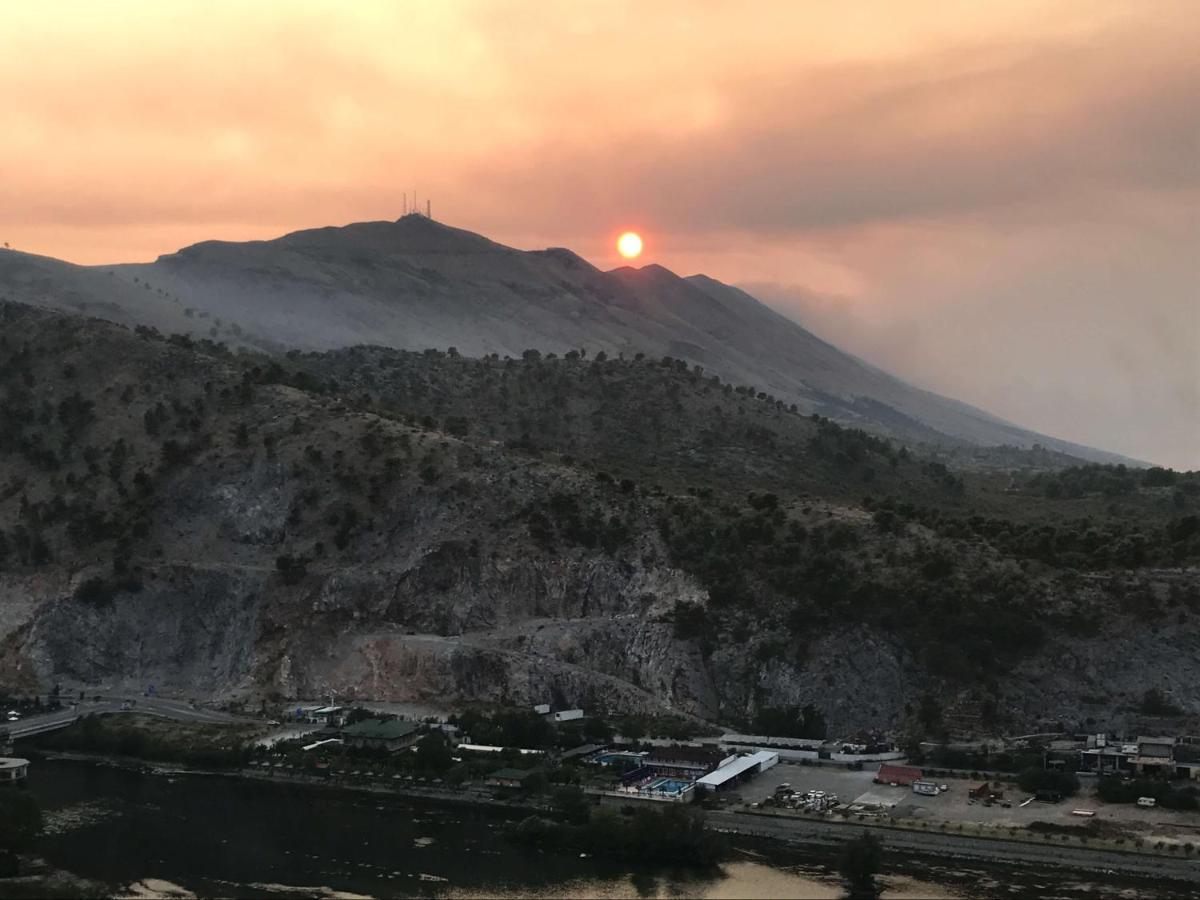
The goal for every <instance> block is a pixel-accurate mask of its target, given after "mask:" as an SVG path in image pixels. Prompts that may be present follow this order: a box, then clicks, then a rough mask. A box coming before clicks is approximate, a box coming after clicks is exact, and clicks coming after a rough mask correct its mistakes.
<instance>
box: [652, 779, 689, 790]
mask: <svg viewBox="0 0 1200 900" xmlns="http://www.w3.org/2000/svg"><path fill="white" fill-rule="evenodd" d="M690 784H691V782H690V781H680V780H679V779H678V778H664V779H662V780H661V781H653V782H651V783H650V784H648V785H647V786H646V787H647V789H648V790H651V791H662V792H663V793H664V794H682V793H683V791H684V789H685V788H687V787H688V786H689V785H690Z"/></svg>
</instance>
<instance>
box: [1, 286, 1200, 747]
mask: <svg viewBox="0 0 1200 900" xmlns="http://www.w3.org/2000/svg"><path fill="white" fill-rule="evenodd" d="M1198 504H1200V479H1197V478H1196V477H1195V476H1185V475H1178V474H1175V473H1165V472H1161V470H1159V471H1154V470H1152V471H1151V472H1149V473H1146V474H1145V475H1142V474H1140V473H1132V474H1131V473H1130V472H1128V471H1127V470H1123V469H1117V468H1104V467H1089V468H1084V469H1065V470H1062V471H1061V472H1059V473H1057V474H1037V475H1030V476H1027V477H1022V478H1019V479H1018V480H1017V481H1015V482H1013V481H1011V480H1010V479H1008V478H1007V477H1005V478H1001V477H1000V476H998V475H994V474H986V473H985V474H978V473H971V472H967V473H962V474H957V473H955V472H953V471H950V470H947V469H946V468H945V467H944V466H941V465H940V464H938V463H935V462H931V461H929V460H926V459H923V458H921V457H920V456H919V455H917V454H915V453H912V452H910V451H908V450H905V449H904V448H902V447H900V446H898V445H896V444H891V443H888V442H885V441H881V440H879V439H878V438H875V437H872V436H870V435H867V434H864V433H862V432H858V431H851V430H846V429H843V428H840V427H839V426H837V425H835V424H833V423H831V422H829V421H827V420H822V419H816V420H814V419H812V418H808V417H805V416H802V415H800V414H799V413H798V412H792V411H791V410H790V408H789V407H788V406H786V405H784V404H782V402H780V401H770V400H767V399H763V398H760V397H758V396H757V395H752V394H751V393H749V392H746V391H738V390H736V389H733V388H731V387H728V386H726V385H724V384H723V383H721V382H720V381H715V380H714V379H712V378H711V377H709V376H706V375H704V374H702V373H700V372H698V371H697V370H696V369H695V368H694V367H689V366H687V365H686V364H684V363H682V362H680V361H679V360H671V359H668V360H659V361H654V362H651V361H647V360H615V359H611V358H610V359H595V358H588V359H581V358H578V357H577V356H576V357H572V358H557V359H548V358H546V357H535V356H530V358H528V359H520V360H507V361H506V360H499V359H495V360H471V359H466V358H462V357H457V356H454V355H451V354H444V353H420V354H417V353H403V352H399V351H394V350H387V349H382V348H370V349H356V350H349V351H341V352H337V353H321V354H316V353H314V354H290V355H288V356H286V357H282V358H272V357H267V356H263V355H259V354H252V353H242V354H233V353H231V352H230V351H229V350H228V349H226V348H224V347H222V346H221V345H218V344H213V343H206V342H196V341H193V340H191V339H189V338H186V337H182V336H178V337H172V338H170V339H164V338H163V337H161V336H160V335H157V334H155V333H154V332H152V331H151V330H149V329H140V330H139V331H137V332H134V331H130V330H128V329H125V328H121V327H118V326H114V325H111V324H108V323H104V322H99V321H95V320H86V319H83V318H80V317H74V316H62V315H58V314H53V313H48V312H44V311H39V310H35V309H33V308H32V307H29V306H24V305H17V304H0V688H4V689H7V690H9V691H28V690H32V689H34V688H35V687H41V688H46V687H48V686H50V685H53V684H55V683H62V684H63V685H64V686H69V687H70V688H71V689H74V688H76V687H78V688H79V689H83V688H85V687H88V688H91V687H95V686H105V687H108V688H110V689H120V690H125V689H129V690H136V689H138V688H140V687H144V685H146V684H148V683H153V684H155V685H157V686H159V688H160V690H164V691H179V692H185V693H188V694H191V695H196V696H204V697H211V698H215V699H241V700H246V701H249V702H254V703H257V702H258V701H259V700H264V699H270V700H276V701H278V700H280V699H282V698H295V697H312V696H323V695H326V694H328V693H329V692H335V693H337V694H338V696H339V697H362V698H373V699H425V700H427V699H431V698H436V699H440V700H443V701H447V700H455V699H462V700H467V699H469V700H485V701H496V702H506V703H516V704H528V703H536V702H544V701H548V700H550V699H555V700H557V701H559V702H568V703H578V704H583V705H585V706H588V707H589V708H593V709H606V710H612V711H616V712H628V711H635V710H636V711H655V710H659V711H661V710H667V711H673V712H683V713H687V714H691V715H697V716H701V717H704V718H709V719H716V720H719V721H722V722H730V723H737V724H745V725H749V724H750V723H752V722H753V721H754V719H755V717H756V716H757V715H758V714H759V713H760V712H761V711H762V710H763V709H764V708H765V707H771V706H790V705H801V704H807V703H812V704H814V705H816V706H817V707H819V708H820V710H821V711H822V712H823V713H824V715H825V717H826V719H827V721H828V722H829V724H830V727H831V728H834V729H837V730H839V731H841V730H849V729H855V728H869V727H885V726H890V725H896V724H898V723H899V722H901V721H902V720H903V719H905V717H906V715H908V712H907V711H908V710H911V709H912V708H913V707H914V706H915V705H917V704H919V703H920V701H921V698H923V697H926V696H928V697H936V698H939V701H940V703H941V705H942V706H943V707H944V714H945V717H946V720H947V721H958V722H963V723H967V725H968V726H970V723H975V725H974V726H970V727H983V726H985V725H986V726H987V727H1002V726H1005V727H1031V726H1033V725H1036V724H1037V723H1039V722H1041V721H1043V720H1045V719H1047V718H1050V719H1057V718H1059V717H1063V718H1067V719H1069V720H1074V719H1083V718H1085V717H1089V716H1090V717H1093V718H1104V719H1105V720H1108V721H1111V720H1112V719H1113V717H1116V716H1125V715H1131V714H1132V713H1130V711H1131V710H1132V711H1134V712H1136V709H1137V707H1138V704H1139V703H1140V702H1141V698H1142V695H1143V694H1144V692H1145V691H1147V690H1150V689H1155V690H1158V691H1161V692H1163V694H1164V695H1166V696H1173V697H1174V698H1175V701H1176V702H1178V703H1179V704H1181V705H1182V706H1184V707H1185V708H1186V711H1187V712H1188V713H1190V714H1200V706H1197V705H1196V701H1195V698H1194V694H1193V693H1191V692H1190V690H1189V686H1190V685H1191V684H1194V683H1195V681H1196V679H1197V678H1200V662H1198V660H1200V628H1198V627H1197V615H1198V614H1200V590H1198V589H1197V583H1198V581H1200V577H1198V575H1197V570H1196V569H1195V568H1194V567H1195V565H1196V562H1197V560H1198V559H1200V520H1198V518H1197V506H1198ZM1189 567H1190V568H1189ZM1151 656H1152V657H1153V659H1154V661H1155V664H1154V665H1153V666H1148V665H1146V663H1145V660H1146V659H1147V658H1150V657H1151ZM955 717H957V718H955ZM1158 724H1161V723H1158Z"/></svg>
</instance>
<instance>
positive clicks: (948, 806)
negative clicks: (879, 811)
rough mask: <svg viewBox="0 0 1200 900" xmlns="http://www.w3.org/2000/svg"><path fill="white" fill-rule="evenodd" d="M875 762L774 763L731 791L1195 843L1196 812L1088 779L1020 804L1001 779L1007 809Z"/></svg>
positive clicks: (899, 813)
mask: <svg viewBox="0 0 1200 900" xmlns="http://www.w3.org/2000/svg"><path fill="white" fill-rule="evenodd" d="M877 769H878V765H877V764H875V763H868V764H866V765H865V766H864V767H863V771H861V772H855V771H849V770H847V769H844V768H838V767H834V766H802V765H799V764H796V763H786V762H784V763H780V764H779V765H777V766H775V767H774V768H772V769H769V770H767V771H766V772H765V773H763V774H762V775H759V776H758V777H757V778H755V779H754V780H753V781H751V782H749V783H747V784H744V785H742V786H741V787H740V788H739V789H738V790H737V792H736V793H737V794H738V795H740V796H741V798H742V799H743V800H745V801H746V802H747V803H753V802H761V801H763V800H765V799H766V798H768V797H770V796H772V795H773V794H774V793H775V788H776V786H777V785H779V784H782V783H785V782H786V783H788V784H790V785H791V786H792V788H793V789H794V790H797V791H800V792H802V793H803V792H804V791H809V790H820V791H825V792H827V793H828V792H833V793H835V794H837V795H838V799H839V800H840V801H841V802H842V805H843V806H848V805H849V804H851V803H853V802H854V801H855V800H856V799H857V798H858V797H860V796H861V795H863V794H866V793H870V794H872V795H875V796H876V797H879V798H881V799H890V800H893V801H895V804H896V805H895V806H894V807H893V808H892V810H891V814H892V815H893V816H895V817H897V818H914V819H926V820H930V821H948V822H977V823H981V824H988V825H996V826H1003V827H1013V828H1024V827H1027V826H1028V825H1030V824H1032V823H1033V822H1050V823H1053V824H1056V825H1071V826H1082V825H1085V824H1086V823H1087V822H1088V821H1092V820H1095V821H1098V822H1110V823H1112V824H1114V825H1120V826H1122V827H1124V828H1126V829H1128V830H1130V831H1137V832H1139V833H1143V834H1147V835H1151V834H1152V835H1158V836H1166V837H1175V838H1177V839H1180V840H1183V841H1190V842H1192V843H1196V844H1197V845H1200V813H1189V812H1173V811H1171V810H1165V809H1143V808H1141V807H1138V806H1135V805H1133V804H1107V803H1102V802H1100V800H1098V799H1097V798H1096V797H1095V796H1094V795H1093V787H1092V783H1091V782H1090V781H1088V780H1084V782H1083V788H1082V790H1081V791H1080V793H1079V794H1078V795H1077V796H1075V797H1071V798H1068V799H1067V800H1064V801H1063V802H1062V803H1038V802H1036V801H1034V802H1033V803H1030V804H1029V805H1028V806H1026V807H1024V808H1022V807H1021V806H1020V803H1021V801H1023V800H1025V799H1026V798H1027V797H1028V796H1029V795H1028V794H1025V793H1024V792H1022V791H1021V789H1020V788H1019V787H1017V786H1016V785H1009V784H1005V785H1003V787H1002V788H1001V789H1002V790H1003V791H1004V799H1005V800H1007V801H1009V802H1011V803H1012V807H1011V808H1010V809H1005V808H1004V807H1003V806H1001V805H999V804H996V805H993V806H990V807H989V806H984V805H983V804H982V803H978V802H974V801H971V799H970V797H969V796H968V792H969V790H970V788H971V787H972V786H973V785H975V784H978V783H979V782H978V781H967V780H963V779H951V778H947V779H940V780H939V781H940V783H941V784H945V785H947V786H948V787H949V790H948V791H946V792H945V793H942V794H939V795H938V796H936V797H925V796H922V795H920V794H914V793H913V792H912V789H911V788H907V787H891V786H890V785H886V784H875V783H874V777H875V772H876V771H877ZM1075 809H1089V810H1093V811H1094V812H1095V813H1096V815H1095V816H1094V817H1093V819H1088V818H1084V817H1080V816H1075V815H1072V814H1071V811H1072V810H1075Z"/></svg>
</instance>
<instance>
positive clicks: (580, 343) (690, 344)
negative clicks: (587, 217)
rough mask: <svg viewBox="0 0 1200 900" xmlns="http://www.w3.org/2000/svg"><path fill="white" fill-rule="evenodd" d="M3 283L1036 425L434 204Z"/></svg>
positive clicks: (80, 308) (920, 427)
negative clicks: (674, 361)
mask: <svg viewBox="0 0 1200 900" xmlns="http://www.w3.org/2000/svg"><path fill="white" fill-rule="evenodd" d="M0 297H7V298H8V299H11V300H16V301H18V302H23V303H33V304H37V305H41V306H46V307H50V308H54V309H60V310H65V311H74V312H85V313H87V314H89V315H94V316H98V317H101V318H106V319H109V320H111V321H115V322H121V323H141V324H148V325H153V326H154V327H157V328H159V329H160V330H163V331H167V332H182V333H187V334H192V335H194V336H208V337H211V338H213V339H218V340H223V341H225V342H227V343H231V344H234V345H241V346H252V347H257V348H260V349H266V350H272V351H278V350H286V349H303V350H329V349H337V348H342V347H349V346H354V345H359V344H377V345H384V346H388V347H392V348H396V349H403V350H424V349H427V348H442V349H445V348H449V347H454V348H456V349H457V350H458V351H459V352H460V353H462V354H464V355H466V356H473V357H482V356H486V355H489V354H498V355H500V356H513V357H519V356H520V355H521V354H522V352H523V351H525V350H526V349H530V348H534V349H538V350H540V351H542V352H553V353H556V354H562V353H565V352H567V351H569V350H572V349H585V350H587V351H589V352H592V353H596V352H599V351H604V352H605V353H607V354H608V355H613V356H615V355H619V354H624V355H627V356H633V355H635V354H637V353H645V354H647V355H652V356H663V355H667V356H671V357H673V358H678V359H682V360H685V361H686V362H688V363H689V364H693V365H699V366H702V367H703V368H704V369H705V370H706V371H708V372H711V373H713V374H717V375H719V376H720V377H721V378H722V379H724V380H726V381H731V382H734V383H737V384H743V385H748V386H752V387H754V388H755V389H756V390H757V391H761V392H764V393H767V394H769V395H771V396H773V397H776V398H778V399H781V400H783V401H784V402H786V403H788V404H793V403H794V404H796V405H797V407H798V408H799V409H800V410H801V411H803V412H806V413H818V414H820V415H823V416H827V417H829V418H832V419H834V420H836V421H839V422H842V423H845V424H851V425H856V426H861V427H864V428H867V429H870V430H873V431H876V432H878V433H882V434H887V435H892V436H896V437H899V438H901V439H904V440H906V441H909V442H919V443H926V444H930V445H938V446H943V447H970V446H999V445H1010V446H1015V447H1021V448H1029V447H1032V446H1034V445H1035V444H1040V445H1042V446H1044V447H1047V448H1049V449H1051V450H1054V451H1058V452H1062V453H1067V454H1071V455H1073V456H1077V457H1080V458H1084V459H1091V460H1095V461H1103V462H1119V461H1124V462H1129V461H1128V460H1123V459H1122V458H1120V457H1117V456H1115V455H1113V454H1108V453H1104V452H1102V451H1098V450H1093V449H1090V448H1086V447H1081V446H1078V445H1075V444H1071V443H1069V442H1066V441H1060V440H1057V439H1054V438H1051V437H1046V436H1043V435H1039V434H1036V433H1033V432H1030V431H1027V430H1025V429H1022V428H1019V427H1017V426H1014V425H1011V424H1009V423H1007V422H1004V421H1002V420H1000V419H997V418H996V417H994V416H990V415H988V414H987V413H985V412H982V411H980V410H977V409H974V408H973V407H970V406H967V405H966V404H963V403H959V402H957V401H954V400H949V399H946V398H944V397H940V396H938V395H936V394H933V393H930V392H928V391H923V390H919V389H916V388H914V387H912V386H910V385H907V384H905V383H904V382H902V381H900V380H899V379H897V378H894V377H892V376H890V375H888V374H887V373H885V372H882V371H880V370H879V369H876V368H874V367H872V366H870V365H869V364H867V363H864V362H863V361H861V360H859V359H857V358H855V357H853V356H851V355H849V354H846V353H843V352H842V351H840V350H838V349H837V348H836V347H833V346H832V345H830V344H828V343H826V342H824V341H821V340H820V339H818V338H817V337H815V336H814V335H812V334H810V333H809V332H808V331H806V330H805V329H803V328H802V327H801V326H800V325H798V324H797V323H795V322H794V321H792V320H790V319H788V318H786V317H784V316H782V315H780V314H779V313H776V312H774V311H773V310H771V309H769V308H768V307H767V306H765V305H764V304H762V303H760V302H759V301H758V300H756V299H754V298H753V297H751V296H750V295H749V294H746V293H745V292H743V291H740V290H738V289H736V288H733V287H730V286H728V285H725V284H722V283H721V282H719V281H716V280H714V279H711V278H708V277H706V276H703V275H696V276H691V277H688V278H681V277H679V276H678V275H675V274H674V273H672V272H670V271H669V270H667V269H665V268H663V267H662V266H658V265H648V266H645V267H643V268H640V269H635V268H629V267H624V268H619V269H616V270H613V271H610V272H603V271H600V270H599V269H597V268H595V267H594V266H592V265H590V264H589V263H587V262H586V261H585V260H583V259H581V258H580V257H579V256H577V255H575V254H574V253H572V252H571V251H569V250H565V249H558V248H556V249H550V250H544V251H532V252H527V251H520V250H515V249H512V248H510V247H505V246H503V245H501V244H497V243H494V242H492V241H490V240H487V239H486V238H484V237H481V236H479V235H476V234H472V233H470V232H467V231H463V230H460V229H456V228H451V227H449V226H446V225H443V224H441V223H438V222H435V221H432V220H430V219H428V218H425V217H423V216H420V215H408V216H405V217H404V218H402V219H400V220H398V221H395V222H363V223H357V224H353V225H347V226H344V227H336V228H335V227H330V228H318V229H312V230H306V231H298V232H295V233H293V234H288V235H285V236H284V237H281V238H278V239H276V240H270V241H251V242H246V243H229V242H222V241H206V242H203V243H200V244H196V245H193V246H191V247H187V248H185V249H183V250H180V251H179V252H177V253H172V254H168V255H166V256H162V257H160V258H159V259H158V260H156V261H155V262H154V263H150V264H139V265H114V266H96V267H81V266H73V265H70V264H67V263H63V262H59V261H56V260H50V259H45V258H41V257H33V256H29V255H26V254H20V253H15V252H12V251H7V252H3V253H2V254H0Z"/></svg>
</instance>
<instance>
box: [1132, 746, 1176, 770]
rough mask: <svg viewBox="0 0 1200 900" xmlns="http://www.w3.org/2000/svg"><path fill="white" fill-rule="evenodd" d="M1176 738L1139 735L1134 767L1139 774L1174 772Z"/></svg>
mask: <svg viewBox="0 0 1200 900" xmlns="http://www.w3.org/2000/svg"><path fill="white" fill-rule="evenodd" d="M1174 760H1175V738H1171V737H1139V738H1138V739H1137V755H1136V756H1135V757H1134V758H1133V768H1134V770H1135V771H1136V772H1137V773H1138V774H1139V775H1171V774H1174V770H1173V766H1174Z"/></svg>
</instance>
